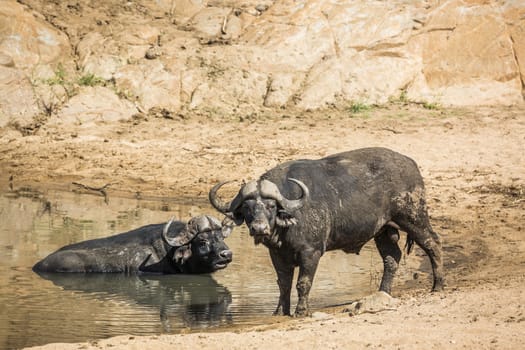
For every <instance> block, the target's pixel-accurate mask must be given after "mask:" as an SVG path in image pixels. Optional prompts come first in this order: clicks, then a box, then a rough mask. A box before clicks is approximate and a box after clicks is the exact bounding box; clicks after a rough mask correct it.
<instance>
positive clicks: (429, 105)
mask: <svg viewBox="0 0 525 350" xmlns="http://www.w3.org/2000/svg"><path fill="white" fill-rule="evenodd" d="M422 106H423V108H425V109H430V110H435V109H438V108H439V105H438V104H437V103H433V102H423V103H422Z"/></svg>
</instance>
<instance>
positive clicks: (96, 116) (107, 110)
mask: <svg viewBox="0 0 525 350" xmlns="http://www.w3.org/2000/svg"><path fill="white" fill-rule="evenodd" d="M135 113H137V109H136V108H135V106H134V105H133V103H131V102H129V101H127V100H122V99H120V98H119V97H118V96H117V95H116V94H115V92H114V91H113V90H111V89H108V88H106V87H102V86H95V87H83V88H81V89H80V91H79V92H78V94H77V95H75V96H73V97H72V98H71V99H70V100H69V101H68V102H67V103H66V104H65V105H64V108H62V110H60V111H59V112H58V113H57V116H56V118H54V122H56V123H59V124H65V125H76V126H82V127H93V126H95V125H97V124H100V123H105V122H115V121H121V120H129V119H130V118H131V117H132V116H133V114H135Z"/></svg>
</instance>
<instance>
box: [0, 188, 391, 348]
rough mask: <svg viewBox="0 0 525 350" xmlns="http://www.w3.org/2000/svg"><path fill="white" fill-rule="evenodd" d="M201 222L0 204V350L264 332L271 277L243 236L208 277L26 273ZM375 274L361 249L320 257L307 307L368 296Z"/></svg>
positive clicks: (61, 200)
mask: <svg viewBox="0 0 525 350" xmlns="http://www.w3.org/2000/svg"><path fill="white" fill-rule="evenodd" d="M202 213H210V214H213V215H216V216H219V215H217V214H216V213H215V212H214V210H213V209H212V208H211V207H209V206H208V205H207V204H206V203H205V202H202V201H201V202H196V204H193V205H192V204H187V203H184V204H182V203H177V202H176V201H174V200H169V201H167V200H164V201H162V200H158V201H154V200H134V199H123V198H115V197H113V198H110V199H109V203H107V204H106V203H105V201H104V198H102V197H98V196H93V195H81V194H76V193H72V192H57V191H47V192H45V193H35V192H30V191H29V192H28V191H26V192H23V193H20V192H19V193H17V194H16V195H15V194H14V193H3V194H0V310H1V312H0V349H18V348H23V347H27V346H34V345H42V344H46V343H52V342H79V341H87V340H92V339H98V338H107V337H110V336H115V335H121V334H133V335H148V334H159V333H179V332H181V331H188V330H197V329H206V328H217V327H229V326H235V325H244V324H250V325H255V324H260V323H263V322H267V321H268V318H267V317H266V316H268V315H271V313H272V312H273V310H274V308H275V306H276V304H277V299H278V295H279V291H278V287H277V284H276V282H275V280H276V276H275V272H274V270H273V267H272V266H271V262H270V258H269V256H268V252H267V249H266V248H264V247H263V246H254V244H253V241H252V240H251V239H250V237H249V236H248V234H247V231H246V228H245V227H244V226H241V227H239V228H236V229H235V230H234V231H233V233H232V235H230V237H228V239H227V243H228V245H229V247H230V249H231V250H232V251H233V254H234V255H233V262H232V264H230V266H229V267H228V268H226V269H224V270H221V271H218V272H216V273H214V274H211V275H196V276H195V275H194V276H189V275H141V276H125V275H121V274H92V275H84V274H82V275H80V274H51V275H43V276H39V275H38V274H36V273H34V272H33V271H32V270H31V267H32V266H33V264H34V263H36V262H37V261H38V260H40V259H42V258H44V257H45V256H47V255H48V254H49V253H51V252H53V251H55V250H56V249H58V248H60V247H62V246H64V245H66V244H70V243H74V242H78V241H82V240H86V239H92V238H99V237H105V236H109V235H112V234H116V233H120V232H125V231H128V230H130V229H133V228H137V227H140V226H143V225H146V224H151V223H161V222H165V221H167V220H168V219H169V218H170V217H171V216H176V217H177V218H182V219H184V220H187V219H188V218H189V217H190V216H194V215H198V214H202ZM381 271H382V264H381V261H380V259H379V254H378V253H377V252H376V250H375V247H374V246H373V245H371V244H370V243H369V244H367V245H366V246H365V248H364V249H363V251H362V252H361V255H359V256H356V255H346V254H344V253H342V252H329V253H327V254H325V256H324V257H323V258H322V259H321V264H320V266H319V269H318V272H317V274H316V280H315V282H314V285H313V288H312V292H311V307H312V308H313V309H314V311H315V310H316V309H320V308H322V307H326V306H332V305H337V304H342V303H347V302H349V301H351V300H353V299H355V298H357V297H359V296H361V295H363V294H367V293H369V292H371V291H373V290H376V288H377V285H378V280H379V278H380V274H381ZM295 302H296V299H295V289H294V293H293V299H292V303H293V305H294V304H295Z"/></svg>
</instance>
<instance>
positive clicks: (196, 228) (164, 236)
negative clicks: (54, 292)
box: [33, 215, 232, 274]
mask: <svg viewBox="0 0 525 350" xmlns="http://www.w3.org/2000/svg"><path fill="white" fill-rule="evenodd" d="M231 230H232V226H228V225H224V226H223V225H222V224H221V222H220V221H218V220H217V219H216V218H214V217H212V216H208V215H201V216H197V217H194V218H192V219H191V220H190V221H189V222H188V223H187V224H185V223H183V222H181V221H173V219H172V220H170V221H169V222H168V223H166V224H154V225H148V226H144V227H140V228H138V229H135V230H132V231H129V232H125V233H121V234H118V235H114V236H110V237H106V238H99V239H92V240H88V241H84V242H80V243H75V244H71V245H68V246H65V247H62V248H60V249H59V250H57V251H56V252H54V253H52V254H50V255H49V256H47V257H46V258H44V259H43V260H41V261H39V262H38V263H36V264H35V266H33V271H35V272H125V273H143V272H144V273H147V272H149V273H166V274H171V273H210V272H213V271H216V270H219V269H222V268H225V267H226V266H227V265H228V264H229V263H230V262H231V261H232V252H231V251H230V250H229V248H228V246H227V245H226V243H224V238H225V237H227V236H228V235H229V234H230V232H231Z"/></svg>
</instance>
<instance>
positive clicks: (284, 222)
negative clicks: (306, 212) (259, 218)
mask: <svg viewBox="0 0 525 350" xmlns="http://www.w3.org/2000/svg"><path fill="white" fill-rule="evenodd" d="M275 223H276V224H277V226H280V227H290V226H293V225H296V224H297V220H296V219H295V217H294V216H293V215H291V214H290V213H288V212H287V211H286V210H284V209H281V210H279V211H278V212H277V216H276V217H275Z"/></svg>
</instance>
